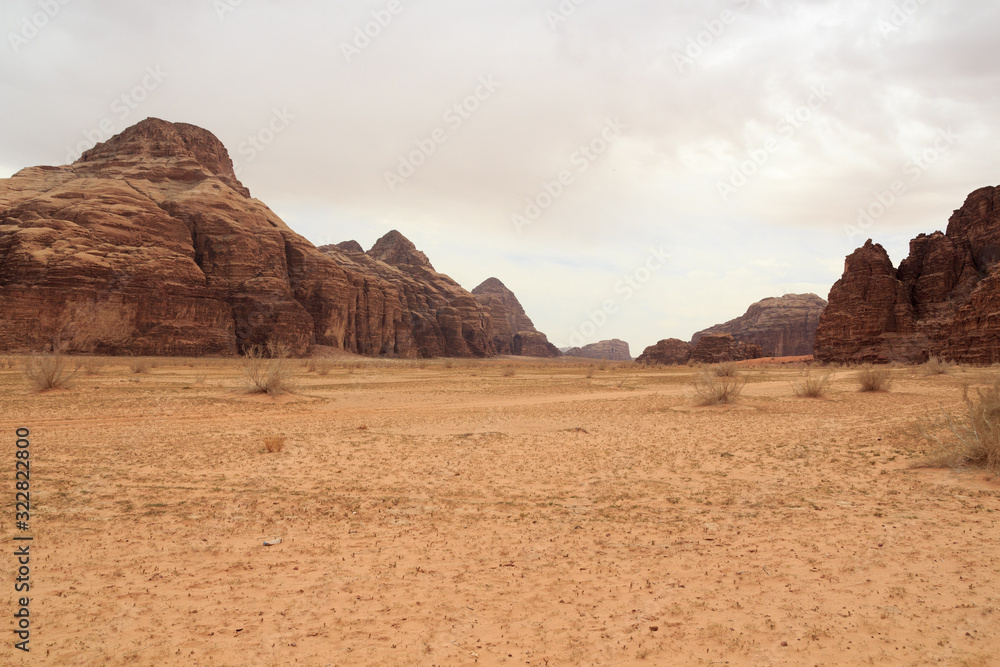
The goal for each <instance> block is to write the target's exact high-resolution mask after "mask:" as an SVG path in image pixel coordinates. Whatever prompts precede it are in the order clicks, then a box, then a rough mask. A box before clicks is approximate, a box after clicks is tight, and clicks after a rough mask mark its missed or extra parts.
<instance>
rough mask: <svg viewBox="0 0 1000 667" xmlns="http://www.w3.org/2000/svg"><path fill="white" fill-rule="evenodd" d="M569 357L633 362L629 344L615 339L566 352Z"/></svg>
mask: <svg viewBox="0 0 1000 667" xmlns="http://www.w3.org/2000/svg"><path fill="white" fill-rule="evenodd" d="M565 354H566V356H567V357H582V358H584V359H603V360H606V361H632V355H631V354H630V352H629V349H628V343H626V342H625V341H623V340H618V339H617V338H614V339H612V340H602V341H601V342H599V343H591V344H590V345H586V346H584V347H574V348H572V349H570V350H567V351H566V353H565Z"/></svg>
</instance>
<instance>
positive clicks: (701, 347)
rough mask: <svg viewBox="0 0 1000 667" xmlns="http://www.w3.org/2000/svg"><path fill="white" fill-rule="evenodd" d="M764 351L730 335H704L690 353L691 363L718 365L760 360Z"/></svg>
mask: <svg viewBox="0 0 1000 667" xmlns="http://www.w3.org/2000/svg"><path fill="white" fill-rule="evenodd" d="M763 356H764V351H763V350H762V349H761V347H760V345H757V344H755V343H743V342H741V341H738V340H736V339H735V338H733V337H732V336H731V335H730V334H705V335H703V336H702V337H701V338H699V339H698V344H697V345H695V346H694V349H693V350H692V351H691V361H694V362H697V363H701V364H718V363H722V362H726V361H746V360H748V359H760V358H761V357H763Z"/></svg>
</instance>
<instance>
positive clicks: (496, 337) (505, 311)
mask: <svg viewBox="0 0 1000 667" xmlns="http://www.w3.org/2000/svg"><path fill="white" fill-rule="evenodd" d="M472 293H473V294H474V295H475V297H476V300H477V301H479V303H481V304H482V305H483V307H484V308H486V309H487V310H488V311H489V313H490V314H491V315H492V316H493V346H494V348H495V349H496V351H497V353H498V354H513V355H518V356H525V357H558V356H560V354H561V353H560V352H559V349H558V348H557V347H556V346H555V345H553V344H552V343H550V342H549V339H548V338H547V337H546V336H545V334H543V333H541V332H540V331H538V330H537V329H535V325H534V324H533V323H532V322H531V319H530V318H529V317H528V316H527V315H526V314H525V312H524V308H523V307H522V306H521V302H520V301H518V300H517V296H515V295H514V293H513V292H511V291H510V290H509V289H507V286H506V285H504V284H503V283H502V282H500V281H499V280H498V279H496V278H489V279H488V280H486V281H485V282H483V284H481V285H480V286H479V287H477V288H476V289H474V290H472Z"/></svg>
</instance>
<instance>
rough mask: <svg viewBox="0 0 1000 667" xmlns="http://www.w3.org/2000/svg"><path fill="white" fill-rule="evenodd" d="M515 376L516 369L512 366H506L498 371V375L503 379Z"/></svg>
mask: <svg viewBox="0 0 1000 667" xmlns="http://www.w3.org/2000/svg"><path fill="white" fill-rule="evenodd" d="M516 374H517V369H516V368H514V365H513V364H508V365H506V366H504V367H503V368H501V369H500V375H502V376H503V377H505V378H512V377H514V376H515V375H516Z"/></svg>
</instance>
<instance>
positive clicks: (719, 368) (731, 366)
mask: <svg viewBox="0 0 1000 667" xmlns="http://www.w3.org/2000/svg"><path fill="white" fill-rule="evenodd" d="M709 370H710V371H711V372H712V375H714V376H715V377H720V378H736V377H739V376H740V370H739V366H737V365H736V363H735V362H733V361H726V362H723V363H721V364H714V365H712V366H709Z"/></svg>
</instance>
